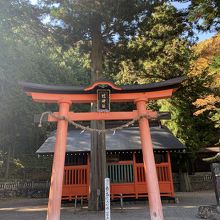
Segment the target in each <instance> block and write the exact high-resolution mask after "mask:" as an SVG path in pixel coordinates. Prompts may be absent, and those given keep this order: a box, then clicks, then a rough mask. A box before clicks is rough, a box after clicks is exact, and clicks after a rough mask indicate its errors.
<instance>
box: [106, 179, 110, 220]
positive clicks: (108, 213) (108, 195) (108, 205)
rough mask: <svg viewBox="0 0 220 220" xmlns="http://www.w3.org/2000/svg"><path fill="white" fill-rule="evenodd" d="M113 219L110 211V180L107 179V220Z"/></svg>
mask: <svg viewBox="0 0 220 220" xmlns="http://www.w3.org/2000/svg"><path fill="white" fill-rule="evenodd" d="M110 219H111V210H110V179H109V178H105V220H110Z"/></svg>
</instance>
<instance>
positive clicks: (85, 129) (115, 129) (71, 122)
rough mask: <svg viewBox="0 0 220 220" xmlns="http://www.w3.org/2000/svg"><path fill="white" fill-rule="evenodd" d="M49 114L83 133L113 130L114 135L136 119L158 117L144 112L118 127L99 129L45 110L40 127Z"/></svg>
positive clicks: (99, 132)
mask: <svg viewBox="0 0 220 220" xmlns="http://www.w3.org/2000/svg"><path fill="white" fill-rule="evenodd" d="M46 114H48V115H50V116H52V117H53V118H56V119H58V120H66V121H67V122H68V123H69V124H71V125H73V126H74V127H76V128H80V129H81V130H82V131H81V132H80V134H82V133H83V132H85V131H89V132H98V134H101V133H106V132H107V131H111V132H113V135H115V132H116V131H117V130H121V129H123V128H127V127H129V126H131V125H133V124H134V123H135V122H136V121H139V120H140V119H142V118H147V119H149V118H150V119H155V118H156V117H150V116H149V115H148V114H144V115H140V116H138V117H137V118H134V119H133V120H131V121H129V122H127V123H126V124H123V125H121V126H118V127H114V128H108V129H97V128H90V127H89V126H83V125H81V124H79V123H76V122H74V121H72V120H70V119H69V118H67V117H65V116H57V115H55V114H54V113H52V112H43V113H42V114H41V117H40V122H39V125H38V127H42V120H43V117H44V116H45V115H46Z"/></svg>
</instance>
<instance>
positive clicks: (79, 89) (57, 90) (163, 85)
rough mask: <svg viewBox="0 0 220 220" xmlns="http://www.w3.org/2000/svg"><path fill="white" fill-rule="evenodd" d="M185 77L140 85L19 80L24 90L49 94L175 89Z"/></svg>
mask: <svg viewBox="0 0 220 220" xmlns="http://www.w3.org/2000/svg"><path fill="white" fill-rule="evenodd" d="M185 79H186V77H178V78H173V79H169V80H166V81H161V82H155V83H149V84H142V85H123V86H120V87H118V86H115V85H114V84H113V83H111V82H104V81H100V82H95V83H94V84H92V85H90V86H88V87H84V86H54V85H43V84H36V83H28V82H21V83H20V84H21V85H22V87H23V89H24V91H25V92H37V93H50V94H95V93H96V90H97V89H102V88H105V89H110V90H111V93H125V92H126V93H134V92H135V93H137V92H150V91H159V90H165V89H175V88H178V87H179V86H180V84H181V83H182V82H183V81H184V80H185Z"/></svg>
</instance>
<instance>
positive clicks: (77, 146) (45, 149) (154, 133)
mask: <svg viewBox="0 0 220 220" xmlns="http://www.w3.org/2000/svg"><path fill="white" fill-rule="evenodd" d="M150 131H151V138H152V143H153V148H154V150H156V151H166V150H168V151H175V150H180V151H182V150H184V149H185V146H184V145H183V144H182V143H181V142H180V141H179V140H178V139H177V138H176V137H175V136H174V135H173V134H172V133H171V132H170V130H169V129H168V128H167V127H151V128H150ZM55 142H56V132H52V133H51V135H50V136H49V137H48V138H47V140H46V141H45V142H44V143H43V145H41V147H40V148H39V149H38V150H37V153H39V154H47V153H53V152H54V145H55ZM106 149H107V151H125V150H127V151H128V150H141V141H140V134H139V128H138V127H130V128H126V129H122V130H119V131H116V132H115V134H114V136H113V133H112V132H108V133H106ZM90 150H91V134H90V133H89V132H83V133H81V130H79V129H75V130H71V131H68V137H67V147H66V152H89V151H90Z"/></svg>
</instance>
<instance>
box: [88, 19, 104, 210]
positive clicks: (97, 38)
mask: <svg viewBox="0 0 220 220" xmlns="http://www.w3.org/2000/svg"><path fill="white" fill-rule="evenodd" d="M91 34H92V53H91V83H93V82H95V81H97V80H100V79H101V76H102V65H103V56H102V52H103V44H102V36H101V18H100V16H99V15H94V19H93V20H92V25H91ZM91 111H97V105H96V103H92V105H91ZM91 127H92V128H98V129H104V128H105V122H104V121H92V122H91ZM90 155H91V157H90V166H91V168H90V195H89V210H93V211H98V210H103V208H104V178H105V177H106V146H105V134H98V133H97V132H92V135H91V154H90Z"/></svg>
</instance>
